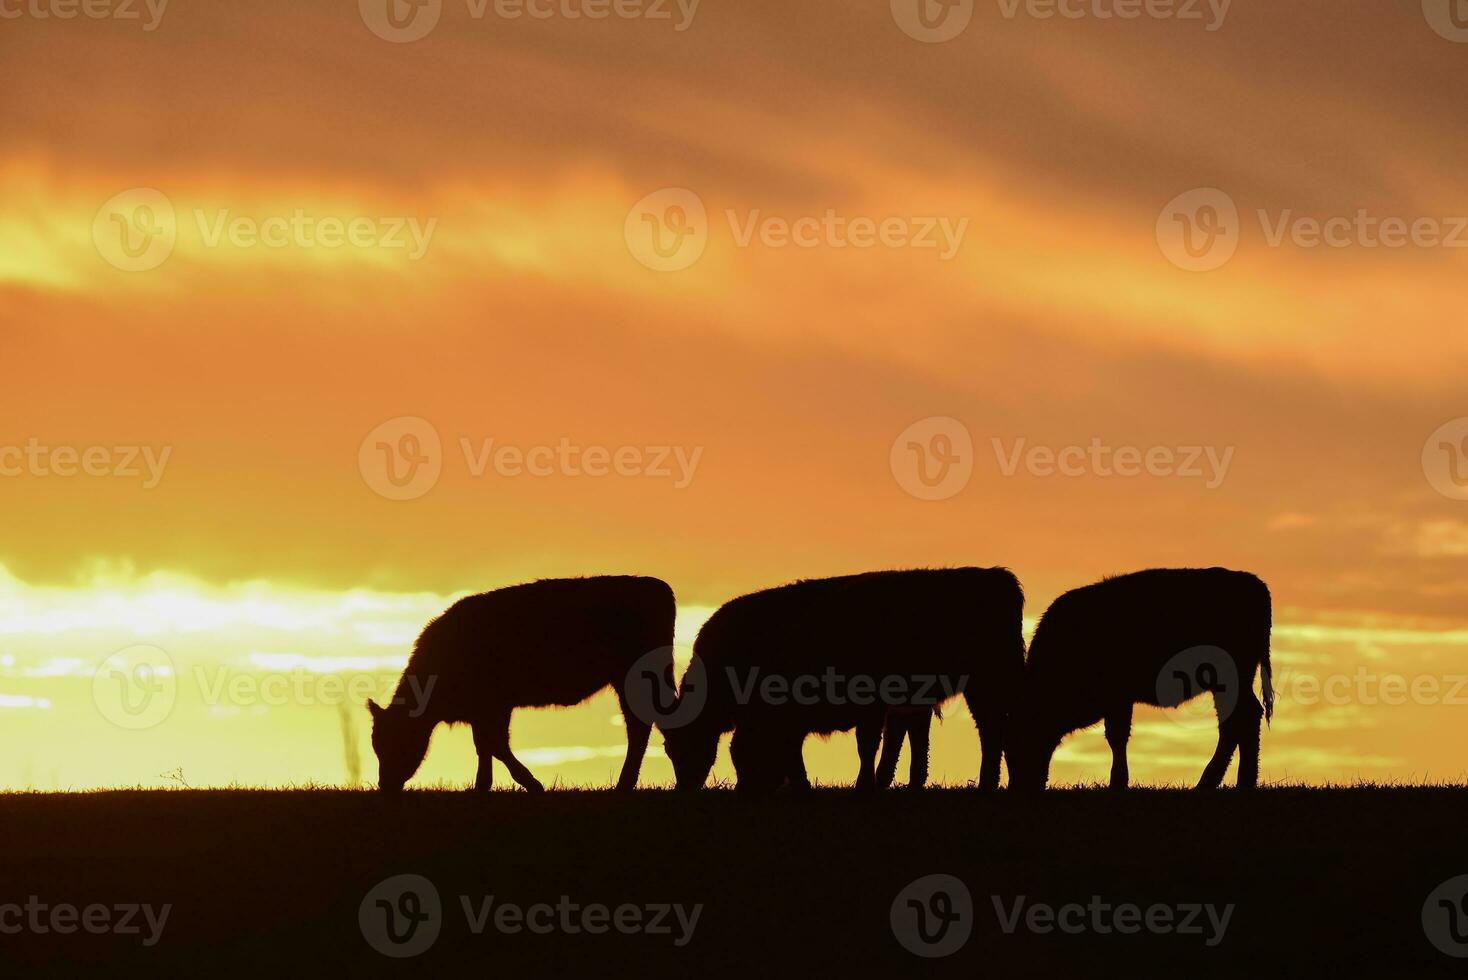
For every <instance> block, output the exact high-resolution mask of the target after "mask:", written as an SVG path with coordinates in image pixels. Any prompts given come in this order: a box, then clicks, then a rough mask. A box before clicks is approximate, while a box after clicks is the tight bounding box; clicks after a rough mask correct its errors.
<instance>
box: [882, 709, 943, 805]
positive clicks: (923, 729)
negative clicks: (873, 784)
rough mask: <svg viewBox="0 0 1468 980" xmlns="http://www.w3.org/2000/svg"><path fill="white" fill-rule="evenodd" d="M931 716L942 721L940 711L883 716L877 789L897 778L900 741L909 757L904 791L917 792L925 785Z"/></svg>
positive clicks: (902, 711) (894, 712) (898, 711)
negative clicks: (884, 719) (905, 745)
mask: <svg viewBox="0 0 1468 980" xmlns="http://www.w3.org/2000/svg"><path fill="white" fill-rule="evenodd" d="M934 715H937V716H938V717H939V718H942V717H943V714H942V709H940V708H893V709H892V710H891V711H889V712H887V724H886V727H884V728H883V729H882V758H881V759H880V760H879V761H878V762H877V785H878V786H879V787H881V788H882V789H886V788H887V787H888V786H891V785H892V780H893V779H894V778H895V777H896V776H897V756H898V755H899V754H900V753H901V752H902V740H903V739H904V738H905V739H907V748H908V752H909V754H910V755H911V756H912V758H911V759H909V760H908V776H907V785H908V788H909V789H921V788H922V787H923V786H924V785H926V784H927V782H928V729H929V726H930V725H931V724H932V721H933V716H934Z"/></svg>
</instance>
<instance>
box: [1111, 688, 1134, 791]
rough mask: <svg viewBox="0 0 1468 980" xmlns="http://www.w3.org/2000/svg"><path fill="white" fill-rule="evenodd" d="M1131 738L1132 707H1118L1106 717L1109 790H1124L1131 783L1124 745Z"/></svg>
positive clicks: (1129, 705)
mask: <svg viewBox="0 0 1468 980" xmlns="http://www.w3.org/2000/svg"><path fill="white" fill-rule="evenodd" d="M1131 737H1132V705H1131V703H1130V702H1128V703H1127V705H1126V706H1125V707H1118V708H1116V709H1115V710H1113V711H1110V712H1108V713H1107V715H1106V744H1107V745H1109V746H1111V788H1112V789H1126V788H1127V784H1128V783H1129V782H1130V781H1131V773H1130V772H1129V771H1128V770H1127V764H1126V745H1127V742H1129V741H1131Z"/></svg>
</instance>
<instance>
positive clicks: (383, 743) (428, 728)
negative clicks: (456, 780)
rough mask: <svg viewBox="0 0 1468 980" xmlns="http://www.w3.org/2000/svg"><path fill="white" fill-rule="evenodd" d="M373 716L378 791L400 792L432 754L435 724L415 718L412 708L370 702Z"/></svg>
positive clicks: (369, 708)
mask: <svg viewBox="0 0 1468 980" xmlns="http://www.w3.org/2000/svg"><path fill="white" fill-rule="evenodd" d="M367 711H368V713H370V714H371V715H372V751H374V752H376V753H377V788H378V789H380V790H382V791H383V792H385V793H396V792H398V791H399V790H401V789H402V788H403V786H404V785H406V784H407V782H408V780H409V779H412V778H413V773H415V772H417V771H418V767H419V766H420V765H422V763H423V757H424V756H425V755H427V754H428V739H429V736H430V735H432V734H433V725H432V724H431V723H428V722H425V721H424V720H423V719H422V718H421V717H420V718H414V717H413V715H412V712H410V711H409V710H408V706H407V705H404V704H389V705H388V706H387V707H386V708H384V707H382V706H380V705H379V704H377V702H375V701H368V702H367Z"/></svg>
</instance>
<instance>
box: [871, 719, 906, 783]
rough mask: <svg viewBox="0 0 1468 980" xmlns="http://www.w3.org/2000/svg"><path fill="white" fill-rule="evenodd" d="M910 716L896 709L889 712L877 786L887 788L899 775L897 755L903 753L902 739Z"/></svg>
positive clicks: (878, 769)
mask: <svg viewBox="0 0 1468 980" xmlns="http://www.w3.org/2000/svg"><path fill="white" fill-rule="evenodd" d="M907 723H908V717H907V715H905V714H903V713H902V712H901V711H898V710H896V709H893V710H890V711H888V712H887V721H886V724H885V725H884V726H883V729H882V758H881V761H880V762H878V763H877V786H878V788H880V789H886V788H887V787H888V786H891V785H892V780H893V778H895V777H896V775H897V757H898V756H899V755H900V754H901V753H902V739H903V737H904V736H906V735H907Z"/></svg>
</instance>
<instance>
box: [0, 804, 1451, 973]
mask: <svg viewBox="0 0 1468 980" xmlns="http://www.w3.org/2000/svg"><path fill="white" fill-rule="evenodd" d="M1465 815H1468V791H1464V790H1459V789H1431V788H1422V789H1413V788H1400V789H1365V788H1363V789H1343V790H1304V789H1272V790H1263V791H1260V792H1258V793H1255V794H1253V795H1241V794H1239V793H1237V792H1235V791H1231V790H1225V791H1221V792H1218V793H1215V794H1212V795H1197V794H1194V793H1189V792H1181V791H1171V790H1133V791H1131V792H1128V793H1125V794H1111V793H1107V792H1105V791H1100V790H1096V791H1091V790H1071V791H1051V792H1049V793H1047V794H1045V795H1044V796H1042V797H1039V798H1030V799H1024V798H1015V797H1011V796H1009V795H1008V794H1006V793H999V794H996V795H991V796H984V795H980V794H978V793H976V792H974V791H970V790H957V789H951V790H929V791H927V792H923V793H916V794H913V793H907V792H903V791H892V792H888V793H885V794H881V795H878V796H874V797H871V798H860V797H857V796H856V795H854V794H853V793H852V792H850V791H843V790H818V791H815V792H812V793H808V794H804V795H798V794H797V795H790V796H779V797H775V798H772V799H760V800H750V799H745V798H741V797H737V796H735V795H734V794H733V793H730V792H723V791H709V792H705V793H701V794H697V795H693V796H679V795H674V794H672V793H669V792H658V791H644V792H639V793H637V794H635V795H633V796H630V797H623V796H617V795H614V794H612V793H609V792H569V791H568V792H553V793H548V794H546V795H544V796H540V797H531V796H528V795H526V794H523V793H518V792H516V793H510V792H497V793H494V794H491V795H489V796H471V795H468V794H463V793H447V792H409V793H407V794H405V795H403V796H402V797H399V798H395V799H390V798H382V797H379V796H377V795H375V794H372V793H368V792H332V791H301V792H254V791H230V792H192V791H178V792H112V793H97V794H89V795H39V794H21V795H10V796H0V827H3V835H0V841H3V843H0V846H3V848H4V856H3V877H0V882H3V888H0V905H3V904H4V903H7V902H15V903H17V904H22V905H23V904H24V903H26V901H27V899H28V897H29V896H31V895H35V896H37V898H38V899H39V900H40V901H41V902H45V903H47V904H48V906H56V905H59V904H61V903H70V904H73V905H76V906H78V907H84V906H87V905H89V904H92V903H101V904H104V905H108V906H116V905H118V904H125V903H150V904H152V905H153V906H154V907H155V909H156V908H157V907H159V906H161V905H163V904H165V903H167V904H170V905H172V910H171V912H170V914H169V918H168V919H167V923H166V926H165V927H164V928H163V931H162V933H161V938H160V939H159V940H158V942H157V943H156V945H154V946H153V947H151V948H144V947H143V945H142V942H143V938H144V937H145V936H146V935H147V933H148V932H149V928H148V927H147V925H146V924H143V925H142V931H141V933H140V934H138V935H117V934H112V933H106V934H99V935H90V934H86V933H82V932H79V933H77V934H75V935H69V936H58V935H55V934H50V933H48V934H45V935H40V934H37V933H36V932H35V931H34V930H32V929H29V928H27V929H24V930H23V931H21V932H19V933H16V934H3V935H0V958H3V961H4V967H5V968H4V970H3V974H4V975H6V976H16V975H28V974H29V973H31V972H36V973H48V974H51V975H56V973H55V972H54V971H55V970H56V968H57V967H58V965H60V964H63V963H64V964H74V965H76V967H82V968H85V967H86V966H87V965H92V966H95V967H110V968H113V969H114V970H115V971H119V970H120V971H123V972H126V973H128V974H129V975H131V974H135V973H149V972H152V973H157V974H158V975H167V976H174V975H183V974H188V975H200V974H204V975H209V974H227V975H252V974H253V975H278V976H299V975H305V974H308V973H316V974H321V975H330V976H339V975H345V973H346V971H347V970H351V971H353V972H355V973H356V974H357V975H369V976H372V975H381V974H389V973H406V972H409V971H418V970H421V969H424V968H427V969H430V970H433V971H445V970H463V971H471V970H472V971H473V972H474V975H476V976H501V977H503V976H531V975H535V976H559V975H563V974H569V973H573V972H574V974H576V975H591V974H599V973H611V974H612V975H639V974H641V975H657V976H663V975H674V974H678V975H692V976H701V977H705V976H725V975H731V974H736V973H738V974H749V975H751V976H752V975H756V974H758V975H767V974H768V975H773V976H788V975H803V974H811V975H816V976H832V975H837V974H841V973H846V974H851V975H859V976H872V975H878V974H881V975H907V974H910V973H916V972H920V971H921V972H928V971H935V970H936V971H939V972H944V973H949V972H951V973H955V974H963V975H967V976H975V975H1000V974H1001V971H1002V975H1006V976H1050V977H1067V976H1077V975H1080V974H1082V973H1090V972H1096V971H1105V972H1104V973H1098V974H1097V975H1112V974H1116V973H1123V974H1124V975H1130V976H1139V977H1140V976H1162V975H1173V974H1183V975H1187V974H1194V975H1197V974H1201V975H1206V976H1214V975H1219V976H1221V975H1226V974H1229V975H1242V974H1244V973H1254V974H1257V975H1262V976H1271V975H1275V974H1276V973H1281V972H1284V971H1285V970H1288V969H1300V970H1309V971H1310V972H1311V973H1312V974H1313V973H1320V974H1323V975H1352V976H1354V975H1361V976H1424V975H1435V974H1442V975H1449V974H1461V973H1463V972H1464V971H1465V970H1468V961H1465V960H1457V959H1452V958H1450V957H1448V956H1446V955H1444V954H1443V953H1441V952H1439V951H1438V950H1437V949H1435V948H1434V947H1433V946H1432V945H1431V944H1430V943H1429V942H1428V940H1427V938H1426V935H1425V933H1424V928H1423V922H1422V909H1423V903H1424V901H1425V900H1426V899H1427V897H1428V895H1429V893H1430V892H1432V891H1433V889H1434V888H1436V887H1437V886H1438V885H1439V884H1441V883H1443V882H1444V881H1446V880H1447V879H1449V878H1452V877H1454V876H1456V875H1459V874H1468V840H1465V819H1464V818H1465ZM404 873H416V874H420V875H423V876H425V877H426V878H428V879H430V880H431V881H432V882H433V884H434V886H435V888H436V890H437V893H438V895H439V896H440V899H441V902H442V915H441V918H440V919H439V920H438V925H439V933H438V936H437V939H436V941H434V942H433V944H432V945H431V947H429V948H428V949H427V950H426V951H425V952H423V953H421V955H418V956H416V957H415V958H408V959H394V958H390V957H388V956H385V955H383V954H381V953H379V952H377V951H376V950H375V949H374V948H373V947H372V946H371V945H369V943H368V941H367V939H366V938H364V934H363V929H362V927H361V926H360V925H359V918H358V913H359V907H360V906H361V905H362V904H363V900H364V898H365V897H366V896H367V893H368V891H369V890H371V889H372V888H373V887H374V885H376V884H377V883H378V882H380V881H381V880H383V879H385V878H388V877H390V876H393V875H398V874H404ZM940 873H941V874H949V875H953V876H955V877H957V878H959V879H961V880H962V881H963V882H964V883H965V884H966V886H967V888H968V890H969V892H970V894H971V896H972V906H971V907H972V914H971V915H970V917H969V918H968V919H967V920H966V921H960V922H959V923H958V924H957V925H954V926H952V927H950V928H952V929H958V930H960V931H961V930H965V929H971V934H970V935H969V938H968V939H967V942H966V943H965V944H963V945H962V947H961V948H959V949H958V950H957V951H956V952H954V953H952V954H951V955H949V956H946V957H944V958H939V959H925V958H919V957H918V956H916V955H914V954H913V953H911V952H909V951H908V950H907V949H906V948H904V946H903V945H902V944H901V943H900V942H899V940H898V938H897V937H896V935H895V933H894V929H893V925H892V922H891V909H892V906H893V902H894V899H896V897H897V895H898V893H899V892H900V891H902V890H903V889H904V888H905V887H906V886H907V885H908V884H909V883H911V882H912V881H914V880H915V879H918V878H920V877H922V876H926V875H932V874H940ZM489 895H493V896H495V899H496V902H497V903H501V904H502V903H506V902H510V903H515V904H518V905H520V906H524V907H528V906H531V905H533V904H535V903H537V902H547V903H550V904H551V905H556V903H557V902H558V901H559V900H560V896H562V895H565V896H568V899H569V901H571V902H575V903H577V905H578V906H585V905H588V904H592V903H601V904H604V905H606V906H609V907H615V906H618V905H622V904H633V905H638V906H652V905H656V904H671V903H682V904H683V905H684V907H685V909H691V907H692V906H693V905H695V904H700V903H701V904H702V906H703V909H702V912H701V914H700V916H699V918H698V920H697V924H696V927H695V928H694V930H693V932H692V935H691V939H689V940H688V941H687V943H686V944H685V945H683V946H681V947H679V946H676V945H675V940H676V939H677V938H678V936H679V934H680V933H681V932H682V931H683V930H682V929H681V928H680V927H679V926H678V924H677V922H676V919H674V918H673V917H672V915H671V914H670V915H669V917H668V919H667V921H668V922H669V923H670V924H671V929H672V931H671V934H668V935H649V934H644V933H636V934H627V933H619V932H617V931H615V930H612V931H609V932H607V933H606V934H600V935H591V934H587V933H585V932H581V933H578V934H574V935H572V934H567V933H566V932H565V931H563V930H559V929H558V930H557V931H554V932H551V933H550V934H533V933H530V932H528V931H521V932H519V933H516V934H511V933H506V932H499V931H496V930H495V928H494V925H493V924H492V923H491V924H490V925H489V926H488V927H487V928H486V929H485V930H484V932H483V933H482V934H478V935H476V934H474V933H473V932H472V931H471V929H470V926H469V922H468V919H467V918H466V914H465V910H464V907H463V905H462V902H461V898H460V896H469V897H470V899H471V907H477V906H478V903H479V902H480V901H481V900H483V899H484V898H485V897H486V896H489ZM996 895H997V896H1000V900H1001V902H1002V904H1003V905H1004V907H1005V909H1006V914H1007V913H1008V910H1010V909H1012V907H1013V905H1014V902H1015V900H1016V899H1017V898H1018V897H1019V896H1026V902H1027V903H1034V902H1044V903H1048V904H1052V905H1055V906H1060V905H1063V904H1065V903H1070V902H1076V903H1080V904H1082V905H1085V904H1087V903H1090V902H1092V896H1099V899H1100V901H1102V902H1106V903H1108V904H1110V905H1116V904H1120V903H1126V902H1131V903H1136V904H1137V905H1138V906H1141V907H1143V908H1145V907H1147V906H1152V905H1155V904H1158V903H1163V904H1170V905H1174V906H1183V905H1187V904H1192V903H1199V904H1208V903H1211V904H1213V905H1214V906H1215V908H1217V909H1219V910H1221V909H1222V908H1223V907H1224V906H1226V905H1228V904H1232V905H1233V906H1234V910H1233V912H1232V914H1231V918H1230V920H1229V922H1228V925H1227V929H1226V932H1224V934H1223V936H1222V939H1221V941H1219V942H1217V944H1216V945H1215V946H1212V947H1210V946H1208V945H1207V940H1208V938H1209V935H1210V933H1211V932H1213V931H1214V930H1212V929H1211V928H1210V927H1209V926H1208V925H1207V919H1206V917H1201V918H1200V920H1199V921H1200V923H1201V924H1202V926H1203V931H1202V934H1195V935H1178V934H1150V933H1148V932H1147V931H1145V930H1144V931H1142V932H1139V933H1137V934H1119V933H1116V932H1112V933H1109V934H1100V933H1098V932H1096V931H1094V930H1090V931H1086V932H1082V933H1078V934H1070V933H1061V932H1058V931H1056V932H1050V933H1043V934H1042V933H1037V932H1030V931H1027V930H1026V928H1025V927H1024V925H1023V924H1022V925H1021V926H1020V927H1019V929H1018V930H1017V931H1015V932H1013V933H1005V932H1004V931H1003V930H1002V929H1001V927H1000V924H999V919H998V916H997V915H996V912H995V905H994V899H993V897H992V896H996ZM397 907H399V908H404V909H406V908H407V907H406V906H401V905H400V906H397ZM930 907H931V908H937V906H930ZM948 907H951V908H957V907H956V906H952V905H951V904H950V906H948ZM114 914H116V913H114ZM369 914H371V915H378V914H380V913H378V912H377V911H376V910H374V909H369ZM641 914H644V915H649V916H651V915H655V914H656V913H655V912H646V913H641ZM1175 914H1176V915H1179V916H1183V915H1186V914H1187V913H1186V911H1185V910H1184V911H1179V912H1177V913H1175ZM1444 914H1446V913H1444ZM556 915H557V916H559V915H560V913H559V912H557V913H556ZM628 915H629V916H630V913H628ZM13 921H14V920H13V918H12V919H9V920H7V919H4V918H3V917H0V925H5V924H6V923H7V922H13ZM138 921H139V922H140V923H143V922H144V920H143V919H142V918H141V917H139V919H138ZM570 921H571V922H572V923H573V924H574V925H578V926H579V925H580V923H581V922H582V920H580V919H578V918H574V917H573V918H572V919H571V920H570ZM1069 921H1070V922H1071V923H1072V924H1074V923H1075V921H1076V920H1075V919H1074V917H1072V918H1071V919H1070V920H1069ZM1090 921H1092V919H1091V918H1090V913H1089V912H1088V913H1087V922H1090ZM1102 921H1103V924H1104V923H1105V922H1106V921H1107V920H1104V919H1103V920H1102ZM1159 921H1160V920H1159ZM537 922H538V923H539V924H542V925H544V924H545V923H546V920H545V919H544V918H541V919H538V920H537ZM591 924H592V925H597V924H599V923H598V922H597V921H595V920H593V921H592V922H591ZM415 935H416V934H415ZM950 935H958V934H950ZM76 967H74V968H73V970H74V969H75V968H76ZM65 972H73V971H65Z"/></svg>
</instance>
